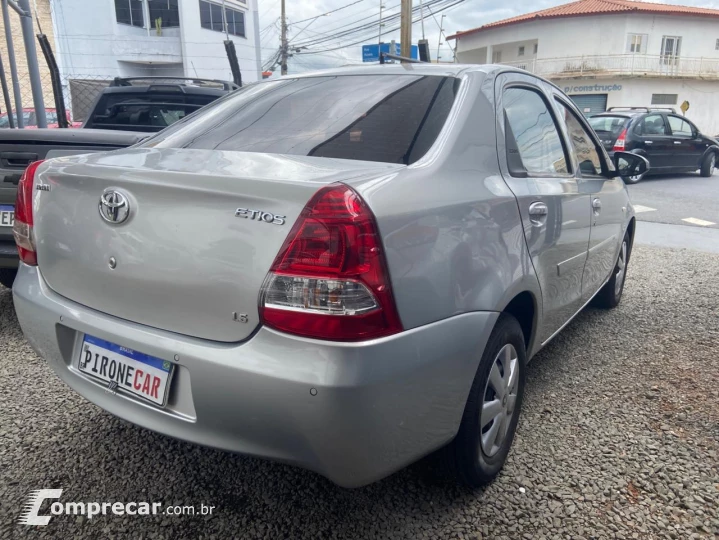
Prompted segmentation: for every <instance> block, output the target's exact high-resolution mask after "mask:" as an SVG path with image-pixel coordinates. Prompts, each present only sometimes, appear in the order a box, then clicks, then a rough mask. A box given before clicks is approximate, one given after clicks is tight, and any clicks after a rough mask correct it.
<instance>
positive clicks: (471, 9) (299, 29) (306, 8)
mask: <svg viewBox="0 0 719 540" xmlns="http://www.w3.org/2000/svg"><path fill="white" fill-rule="evenodd" d="M380 1H383V3H384V6H385V10H384V13H385V14H392V13H398V12H399V3H400V0H287V20H288V22H289V24H290V26H289V37H290V43H292V42H293V41H295V42H296V43H300V42H302V41H303V40H306V39H312V38H319V37H321V36H322V34H323V33H328V32H329V33H332V32H333V30H334V29H336V28H337V27H345V29H346V28H347V26H346V25H352V24H353V23H354V22H356V21H358V20H359V19H362V18H366V17H370V16H372V15H374V16H375V18H374V20H375V21H377V17H376V16H377V15H378V14H379V4H380ZM423 1H424V3H425V4H426V3H427V1H428V0H423ZM353 2H356V3H355V4H354V5H350V6H349V7H347V8H345V9H340V10H339V11H336V12H335V13H331V14H330V15H327V16H322V17H319V18H317V19H315V20H311V19H310V20H305V19H309V18H311V17H315V16H317V15H320V14H323V13H327V12H328V11H332V10H335V9H338V8H342V7H343V6H347V5H348V4H351V3H353ZM413 2H414V5H415V6H419V0H413ZM564 3H567V2H566V1H561V0H560V1H557V0H502V1H499V0H465V1H464V2H463V3H461V4H459V5H457V6H455V7H453V8H451V9H449V10H447V11H444V12H443V13H444V14H445V15H446V18H445V19H444V29H445V34H446V35H448V36H449V35H452V34H454V33H455V32H457V31H460V30H468V29H470V28H475V27H477V26H481V25H483V24H485V23H488V22H492V21H498V20H501V19H506V18H508V17H514V16H515V15H521V14H522V13H529V12H532V11H539V10H541V9H546V8H548V7H552V6H556V5H559V4H564ZM662 3H672V4H681V5H688V6H699V7H708V8H717V9H719V0H672V1H671V2H662ZM259 9H260V30H261V43H262V59H263V62H265V61H266V60H267V59H269V58H271V57H272V55H273V54H274V53H276V52H277V49H278V48H279V22H278V21H279V17H280V0H259ZM440 17H441V15H436V16H435V17H432V15H431V14H430V13H429V10H425V21H424V26H425V35H426V37H427V39H428V40H429V44H430V51H431V55H432V58H433V59H434V58H435V57H436V56H437V45H438V39H439V24H438V23H439V21H440ZM371 20H372V19H369V21H371ZM300 21H303V22H300ZM365 22H367V21H365ZM294 23H296V24H294ZM421 37H422V28H421V26H420V24H419V23H415V25H414V26H413V28H412V41H413V42H414V43H417V40H418V39H420V38H421ZM382 39H383V41H385V42H389V41H391V40H392V39H395V40H396V41H397V42H399V32H397V33H396V34H394V35H386V36H383V38H382ZM356 40H357V39H356V38H353V39H351V40H348V41H345V42H344V43H343V42H339V41H336V40H335V41H331V42H328V43H325V44H322V45H317V46H315V47H314V48H315V49H316V50H323V51H325V50H326V49H329V48H334V47H337V46H341V45H343V44H346V43H353V42H354V41H356ZM376 42H377V38H376V37H375V38H374V39H369V40H368V43H376ZM450 43H452V44H453V43H454V42H450ZM361 49H362V47H361V45H354V46H351V47H344V48H342V49H339V50H336V51H325V52H322V53H320V54H301V55H296V56H294V57H293V58H291V59H290V62H289V71H290V73H293V72H294V73H299V72H303V71H309V70H313V69H322V68H327V67H337V66H341V65H345V64H349V63H360V62H361V61H362V53H361ZM440 59H441V60H447V61H451V60H452V51H451V49H450V48H449V47H448V46H447V44H446V43H444V40H442V45H441V47H440ZM277 71H278V74H279V69H278V70H277Z"/></svg>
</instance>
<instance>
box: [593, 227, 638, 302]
mask: <svg viewBox="0 0 719 540" xmlns="http://www.w3.org/2000/svg"><path fill="white" fill-rule="evenodd" d="M631 240H632V239H631V238H630V237H629V233H627V234H626V235H625V236H624V240H622V247H621V248H619V255H618V256H617V262H616V263H615V265H614V270H612V277H611V278H610V279H609V281H607V283H606V284H605V285H604V287H602V288H601V289H600V291H599V292H598V293H597V295H596V296H595V297H594V300H593V301H592V304H593V305H594V307H598V308H601V309H613V308H615V307H617V306H618V305H619V302H620V301H621V300H622V293H623V292H624V284H625V283H626V281H627V269H628V268H629V260H630V258H631V254H632V241H631ZM622 260H623V262H624V265H623V267H622V266H621V262H622ZM620 270H622V272H621V274H620ZM619 279H621V282H620V283H619V286H617V280H619Z"/></svg>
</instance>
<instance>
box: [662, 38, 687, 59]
mask: <svg viewBox="0 0 719 540" xmlns="http://www.w3.org/2000/svg"><path fill="white" fill-rule="evenodd" d="M681 48H682V38H681V37H679V36H664V37H663V38H662V50H661V58H662V63H664V64H665V65H676V62H677V59H678V58H679V54H680V53H681Z"/></svg>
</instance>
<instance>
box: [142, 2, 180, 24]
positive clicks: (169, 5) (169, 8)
mask: <svg viewBox="0 0 719 540" xmlns="http://www.w3.org/2000/svg"><path fill="white" fill-rule="evenodd" d="M131 1H133V0H131ZM148 7H149V8H150V21H151V22H152V24H153V25H156V24H157V22H156V21H157V19H162V28H178V27H179V26H180V11H179V9H178V7H177V0H148Z"/></svg>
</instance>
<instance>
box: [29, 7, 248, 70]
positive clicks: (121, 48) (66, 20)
mask: <svg viewBox="0 0 719 540" xmlns="http://www.w3.org/2000/svg"><path fill="white" fill-rule="evenodd" d="M40 1H45V2H47V1H48V0H40ZM217 3H221V0H217ZM226 5H227V6H228V7H233V8H237V9H240V10H242V11H245V12H246V15H245V29H246V34H247V38H241V37H237V36H230V38H231V39H232V40H233V41H234V42H235V47H236V49H237V56H238V57H239V61H240V69H241V70H242V75H243V79H244V80H245V81H247V82H250V81H255V80H258V78H259V76H260V74H259V72H260V56H259V52H260V51H259V49H257V50H255V43H256V38H255V36H257V34H258V33H259V32H258V27H259V17H258V13H257V0H247V4H243V3H240V2H237V1H236V0H226ZM179 10H180V28H164V29H163V30H162V36H157V34H156V31H155V28H154V26H153V27H152V28H151V29H150V32H149V35H148V31H147V29H144V28H137V27H133V26H129V25H124V24H118V23H117V21H116V17H115V3H114V0H52V16H53V22H54V25H55V29H56V38H55V50H56V52H57V57H58V64H59V65H60V69H61V72H62V73H63V75H64V76H65V77H66V78H67V77H69V76H74V77H79V78H91V77H95V78H112V77H115V76H118V75H125V76H127V75H141V74H142V73H145V72H146V71H147V67H146V66H147V65H151V66H153V67H152V70H153V72H154V73H157V74H159V73H166V74H168V75H177V74H178V67H179V72H180V73H181V74H182V73H184V75H185V76H188V77H194V76H199V77H203V78H212V79H230V80H231V79H232V74H231V71H230V67H229V62H228V60H227V55H226V53H225V47H224V40H225V34H224V33H222V32H215V31H212V30H206V29H204V28H202V27H201V26H200V4H199V0H180V2H179ZM118 62H123V64H122V65H120V64H119V63H118ZM132 62H136V63H137V65H136V66H134V67H133V65H132ZM140 63H142V64H145V65H140ZM135 68H136V69H135Z"/></svg>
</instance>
